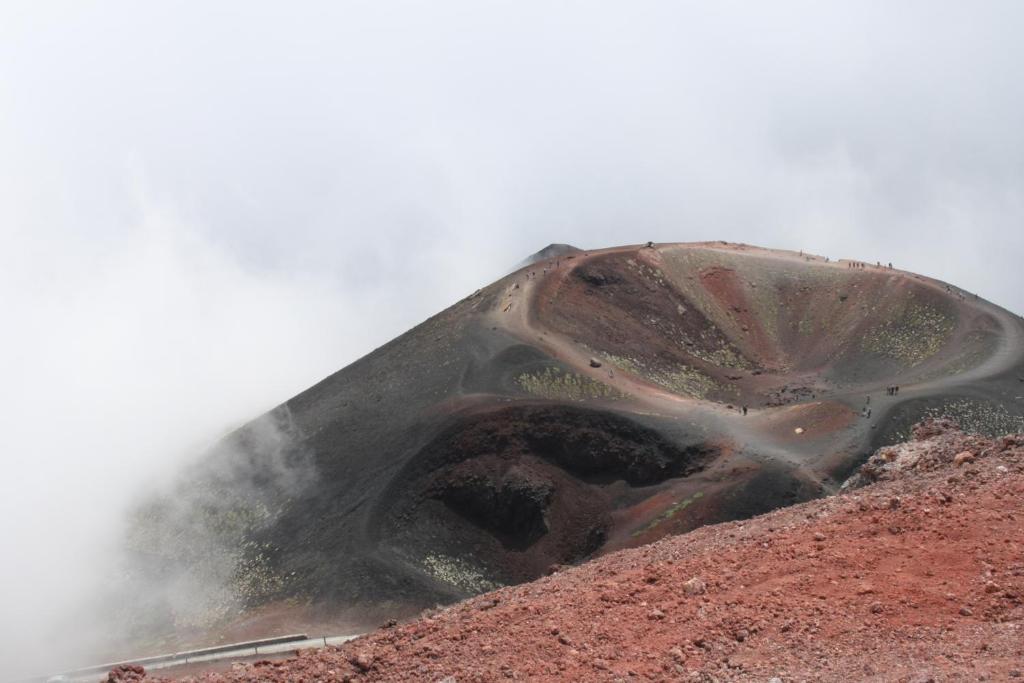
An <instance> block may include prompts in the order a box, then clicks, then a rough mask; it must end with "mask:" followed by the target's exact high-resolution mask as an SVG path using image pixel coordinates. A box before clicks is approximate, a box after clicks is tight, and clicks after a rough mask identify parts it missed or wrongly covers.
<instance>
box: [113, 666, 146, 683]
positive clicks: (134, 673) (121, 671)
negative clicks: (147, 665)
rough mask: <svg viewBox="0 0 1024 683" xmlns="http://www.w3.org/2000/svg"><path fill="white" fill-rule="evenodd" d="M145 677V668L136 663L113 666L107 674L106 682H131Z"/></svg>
mask: <svg viewBox="0 0 1024 683" xmlns="http://www.w3.org/2000/svg"><path fill="white" fill-rule="evenodd" d="M145 678H146V670H145V669H144V668H143V667H141V666H139V665H138V664H123V665H121V666H115V667H114V668H113V669H111V670H110V673H108V674H107V679H106V683H132V682H133V681H141V680H144V679H145Z"/></svg>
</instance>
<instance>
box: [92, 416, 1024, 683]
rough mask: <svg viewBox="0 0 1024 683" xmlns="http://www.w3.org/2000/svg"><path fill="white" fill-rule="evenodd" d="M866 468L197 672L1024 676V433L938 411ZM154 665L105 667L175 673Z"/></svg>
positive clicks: (388, 676) (128, 674) (470, 676)
mask: <svg viewBox="0 0 1024 683" xmlns="http://www.w3.org/2000/svg"><path fill="white" fill-rule="evenodd" d="M857 478H858V479H859V480H861V483H862V484H869V485H866V486H863V487H860V488H850V489H847V490H844V492H843V493H842V494H841V495H837V496H831V497H828V498H825V499H821V500H813V501H808V502H806V503H802V504H798V505H793V506H790V507H787V508H784V509H780V510H776V511H774V512H771V513H768V514H766V515H762V516H758V517H755V518H753V519H751V520H747V521H744V522H727V523H723V524H716V525H708V526H705V527H702V528H700V529H697V530H695V531H693V532H690V533H688V534H683V535H679V536H673V537H670V538H665V539H662V540H660V541H657V542H655V543H652V544H649V545H646V546H643V547H641V548H632V549H628V550H622V551H619V552H616V553H611V554H609V555H606V556H603V557H600V558H597V559H596V560H594V561H592V562H587V563H585V564H583V565H582V566H580V567H573V568H568V569H566V570H564V571H559V572H558V573H556V574H554V575H553V576H548V577H543V578H541V579H538V580H537V581H534V582H532V583H528V584H523V585H519V586H514V587H509V588H504V589H501V590H499V591H495V592H492V593H488V594H486V595H483V596H479V597H476V598H473V599H470V600H467V601H464V602H462V603H460V604H458V605H455V606H453V607H448V608H445V609H440V610H430V611H428V612H427V613H425V614H424V615H422V616H421V617H420V618H419V619H416V620H413V621H410V622H409V623H407V624H403V625H401V626H389V627H385V628H383V629H379V630H377V631H375V632H373V633H369V634H367V635H366V636H364V637H361V638H359V639H357V640H354V641H351V642H349V643H346V644H345V645H343V646H342V647H341V648H333V647H329V648H324V649H319V650H308V651H305V652H303V653H300V654H299V656H298V657H295V658H293V659H290V660H287V661H276V662H272V661H268V660H263V661H256V662H253V661H251V660H250V662H248V663H235V664H234V665H232V666H231V667H230V668H226V667H224V668H222V671H221V672H219V673H209V672H199V675H197V676H195V677H188V676H186V677H184V678H182V679H181V680H185V681H194V680H199V681H210V682H211V683H212V682H228V681H231V682H239V683H240V682H242V681H317V680H341V681H353V682H357V681H358V682H363V681H365V682H370V681H435V682H437V681H459V682H465V683H473V682H483V681H498V680H526V681H608V682H613V681H614V682H625V681H637V680H643V681H704V682H706V681H722V682H725V681H761V682H765V681H768V682H769V683H771V682H772V681H785V682H787V683H790V682H795V681H830V682H831V681H876V682H879V683H881V682H883V681H885V682H889V681H891V682H893V683H896V682H899V683H924V682H925V681H934V682H936V683H945V682H946V681H986V680H989V681H1009V680H1018V679H1020V678H1021V677H1024V633H1022V629H1024V554H1022V553H1024V527H1022V525H1021V523H1020V520H1021V515H1022V514H1024V434H1016V435H1007V436H1003V437H1000V438H998V439H990V438H988V437H981V436H973V435H965V434H963V433H962V432H960V431H959V430H958V429H956V425H955V424H954V423H952V422H951V421H949V420H944V419H939V420H935V419H930V420H926V421H924V422H923V423H921V424H920V425H918V426H917V427H915V428H914V430H913V439H912V441H910V442H907V443H902V444H899V445H897V446H894V447H886V448H882V449H879V451H878V452H877V453H876V454H875V455H874V456H872V458H871V459H870V460H869V462H868V463H867V464H865V465H864V466H863V467H862V468H861V471H860V472H859V473H858V474H857ZM154 673H156V675H157V676H158V677H159V676H161V675H162V674H163V673H164V672H154ZM167 673H176V672H167ZM183 673H184V672H183ZM144 674H145V672H143V671H140V670H137V669H136V670H134V671H132V670H121V671H115V672H113V674H112V675H111V676H110V678H109V680H110V682H111V683H127V682H129V681H135V680H142V679H145V680H162V679H159V678H158V679H148V678H145V675H144ZM178 675H181V674H178Z"/></svg>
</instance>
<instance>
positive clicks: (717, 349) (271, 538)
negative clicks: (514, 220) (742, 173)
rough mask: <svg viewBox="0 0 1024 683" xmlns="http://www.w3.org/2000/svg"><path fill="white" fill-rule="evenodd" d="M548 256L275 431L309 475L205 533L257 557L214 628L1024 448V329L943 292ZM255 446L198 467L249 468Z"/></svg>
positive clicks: (917, 284) (527, 569) (768, 261)
mask: <svg viewBox="0 0 1024 683" xmlns="http://www.w3.org/2000/svg"><path fill="white" fill-rule="evenodd" d="M552 253H553V255H552V256H551V257H550V258H541V259H539V260H536V261H534V262H532V263H529V265H527V266H525V267H524V268H522V269H520V270H518V271H516V272H515V273H513V274H511V275H509V276H507V277H505V278H503V279H501V280H499V281H498V282H495V283H494V284H492V285H490V286H488V287H486V288H484V289H482V290H479V291H477V292H475V293H474V294H473V295H471V296H469V297H467V298H466V299H464V300H462V301H460V302H458V303H457V304H455V305H454V306H452V307H451V308H449V309H447V310H445V311H444V312H442V313H440V314H438V315H437V316H435V317H433V318H431V319H429V320H427V321H426V322H424V323H423V324H421V325H419V326H417V327H416V328H414V329H412V330H410V331H409V332H407V333H406V334H404V335H402V336H401V337H398V338H397V339H395V340H393V341H392V342H390V343H388V344H387V345H385V346H383V347H381V348H379V349H377V350H376V351H374V352H373V353H371V354H369V355H368V356H366V357H364V358H362V359H360V360H359V361H357V362H355V363H353V364H352V365H350V366H348V367H346V368H344V369H343V370H341V371H340V372H338V373H336V374H334V375H332V376H331V377H328V378H327V379H325V380H323V381H322V382H320V383H319V384H317V385H315V386H313V387H312V388H310V389H308V390H307V391H305V392H303V393H302V394H300V395H298V396H296V397H295V398H293V399H291V400H289V401H288V402H287V403H285V404H283V405H282V406H280V407H279V408H277V409H276V410H275V411H274V412H273V413H272V414H271V416H270V417H271V418H272V420H273V421H274V422H275V424H278V425H284V426H285V429H283V430H280V431H282V432H283V433H284V435H285V442H286V443H287V448H286V449H285V450H286V451H287V453H286V456H287V458H286V459H289V458H290V459H291V460H294V459H296V458H298V459H299V460H301V461H302V462H305V463H307V464H308V466H309V469H310V470H311V471H312V473H313V474H312V476H306V477H302V478H300V479H301V482H300V485H297V486H295V487H292V488H290V489H287V490H282V491H280V492H277V493H275V494H274V496H271V497H270V498H266V497H263V498H261V497H260V496H259V495H257V496H255V499H256V500H259V504H260V509H259V511H258V512H259V514H256V513H254V512H253V510H251V509H246V508H245V505H246V504H247V503H246V501H247V500H250V499H251V498H252V497H251V496H250V497H247V498H245V500H242V501H241V502H240V503H239V506H236V508H231V511H230V512H231V514H230V515H226V514H224V512H223V509H221V510H220V512H217V513H215V514H221V515H223V516H225V517H230V519H231V520H233V521H232V524H235V526H236V527H237V529H236V531H237V536H236V537H233V538H235V542H237V543H238V545H239V547H243V548H245V549H247V550H246V552H245V554H244V556H242V557H235V558H233V560H232V564H231V568H230V571H229V572H228V575H229V578H230V581H232V582H234V586H235V588H236V591H235V594H236V596H241V600H242V602H241V603H239V604H236V605H234V606H233V607H232V609H231V610H228V611H225V610H221V611H216V610H214V612H215V615H216V616H217V618H218V619H220V618H227V617H226V616H225V615H226V614H228V612H230V613H231V614H236V615H237V613H238V612H239V611H241V612H243V613H244V618H243V619H241V620H240V621H239V622H237V623H243V622H244V623H245V624H246V628H249V629H251V631H249V632H250V633H256V634H260V635H262V631H264V630H266V629H267V628H271V627H272V625H273V624H276V623H278V622H275V621H273V620H274V619H275V618H278V617H275V616H273V615H278V616H279V615H280V614H281V612H282V610H292V611H294V612H295V613H302V617H301V619H302V620H305V621H306V623H311V622H312V621H316V620H324V621H330V620H333V619H337V618H340V617H342V616H343V617H345V618H347V620H348V622H347V623H349V624H352V625H367V624H372V623H380V621H375V620H384V619H388V618H391V617H402V616H405V615H408V614H411V613H414V612H415V611H418V610H420V609H422V608H424V607H427V606H433V605H435V604H438V603H449V602H452V601H455V600H458V599H462V598H465V597H467V596H471V595H474V594H478V593H481V592H484V591H487V590H491V589H494V588H498V587H500V586H502V585H507V584H513V583H519V582H524V581H528V580H532V579H535V578H537V577H539V576H542V575H543V574H545V573H546V572H549V571H550V570H552V568H555V567H557V566H559V565H566V564H574V563H578V562H580V561H581V560H583V559H586V558H590V557H593V556H595V555H599V554H602V553H606V552H609V551H613V550H617V549H622V548H626V547H631V546H638V545H642V544H645V543H648V542H651V541H654V540H657V539H658V538H661V537H664V536H667V535H672V534H679V533H683V532H687V531H689V530H692V529H695V528H697V527H700V526H703V525H706V524H710V523H717V522H725V521H729V520H737V519H744V518H748V517H751V516H753V515H757V514H761V513H764V512H767V511H769V510H772V509H775V508H778V507H781V506H785V505H790V504H793V503H799V502H801V501H806V500H809V499H813V498H817V497H821V496H823V495H826V494H828V493H831V492H834V491H835V490H837V488H838V486H839V484H840V483H841V482H842V481H843V480H845V479H846V477H847V476H848V475H849V474H850V473H851V472H852V471H853V470H854V469H855V468H856V467H857V466H859V465H860V464H861V463H862V462H864V460H865V459H866V458H867V456H868V454H869V453H871V452H873V451H874V450H875V449H876V448H877V447H879V446H882V445H886V444H888V443H895V442H897V441H901V440H904V439H905V438H906V437H907V436H908V430H909V427H910V425H912V424H914V423H915V422H916V421H917V420H918V419H920V418H922V417H926V416H927V415H929V414H935V413H942V414H951V415H953V416H954V417H955V418H957V419H958V421H959V422H960V423H961V424H962V425H963V426H964V427H965V428H968V429H974V430H980V431H983V432H987V433H992V434H995V433H1007V432H1013V431H1021V424H1022V411H1024V402H1022V401H1021V397H1020V395H1021V394H1024V384H1022V383H1021V381H1022V380H1021V377H1024V345H1022V343H1021V339H1022V332H1024V322H1022V320H1021V319H1020V318H1019V317H1017V316H1014V315H1012V314H1010V313H1008V312H1006V311H1005V310H1003V309H1000V308H999V307H997V306H995V305H992V304H990V303H988V302H985V301H983V300H980V299H977V298H976V297H975V296H973V295H970V294H967V293H965V292H962V291H960V290H958V289H956V288H954V287H951V286H949V285H946V284H944V283H942V282H938V281H936V280H932V279H929V278H926V277H923V276H919V275H914V274H910V273H905V272H901V271H898V270H893V269H890V268H886V267H874V266H862V267H854V266H855V265H856V264H852V263H850V262H847V261H838V262H835V261H829V260H827V259H824V258H822V257H816V256H810V255H805V254H802V253H800V254H797V253H793V252H778V251H769V250H765V249H760V248H755V247H751V246H746V245H734V244H726V243H700V244H668V245H657V246H648V247H620V248H613V249H606V250H600V251H591V252H579V251H573V250H571V249H556V250H553V251H552ZM890 385H899V387H900V389H899V393H898V394H896V395H890V394H889V393H888V392H887V391H886V387H887V386H890ZM741 407H747V408H748V410H746V411H744V410H742V409H741ZM868 411H870V412H868ZM254 425H257V423H254ZM254 425H250V426H249V427H246V428H243V429H242V430H240V431H239V432H238V433H237V434H235V435H233V436H232V437H230V438H229V439H227V440H226V442H225V443H227V444H232V447H231V448H227V447H224V446H223V445H222V447H221V448H219V449H215V451H214V453H212V454H211V455H210V456H209V458H208V461H209V462H211V463H215V462H217V461H218V460H224V459H225V458H227V457H228V456H226V455H225V454H224V453H226V452H230V453H231V454H232V456H231V457H234V458H238V457H241V458H242V460H241V464H239V463H238V462H235V463H234V464H232V465H231V469H232V471H237V470H238V468H239V467H244V466H245V464H246V462H248V461H247V460H246V458H249V459H253V458H254V457H255V456H253V455H252V454H251V452H250V451H251V450H252V449H246V448H245V447H240V446H239V444H242V446H244V444H245V443H247V442H249V441H252V439H251V438H250V437H251V434H250V433H251V432H252V431H253V430H255V429H257V427H256V426H254ZM278 445H279V446H280V444H278ZM278 450H280V448H279V449H278ZM240 452H241V453H242V456H239V455H238V453H240ZM257 455H259V454H257ZM260 457H262V456H260ZM257 459H258V458H257ZM210 471H211V470H210V469H209V468H205V469H204V468H203V467H199V468H197V470H196V471H195V472H193V473H192V475H190V476H191V477H192V479H193V481H192V483H191V484H188V486H190V487H193V488H195V487H198V486H200V484H201V483H202V482H201V480H202V478H203V477H204V476H209V472H210ZM274 472H275V470H273V469H271V470H268V471H267V472H263V473H262V474H260V475H259V476H258V477H255V478H253V479H252V481H250V482H249V483H250V484H253V486H252V487H251V488H249V489H247V490H255V491H257V492H259V491H265V490H267V489H268V488H273V486H274V482H275V478H274ZM223 488H224V490H225V491H226V489H227V488H230V487H223ZM154 519H155V520H157V521H153V520H154ZM239 519H241V520H243V521H242V522H238V520H239ZM166 522H167V519H166V518H160V516H159V515H156V516H155V517H151V518H149V521H148V522H147V523H148V524H149V525H150V526H151V527H153V526H155V525H158V524H162V523H166ZM218 524H220V523H219V522H218ZM143 526H145V525H143ZM229 526H230V525H229ZM218 528H219V527H218ZM150 531H152V529H150ZM137 536H139V537H145V536H146V532H140V533H139V534H137ZM160 537H161V538H163V539H167V538H169V535H168V534H167V533H164V534H163V535H162V536H160ZM180 537H184V538H187V533H185V534H178V535H177V536H176V538H180ZM156 546H158V547H156ZM155 547H156V549H154V548H155ZM171 552H174V546H173V544H168V543H164V542H161V543H157V544H150V545H149V546H148V547H147V549H146V551H145V552H144V553H140V556H144V562H142V563H141V564H142V565H144V566H145V567H147V568H150V569H152V568H153V567H157V568H159V567H161V566H162V564H163V563H164V562H167V561H170V559H169V558H168V554H169V553H171ZM161 553H163V555H161ZM145 609H146V612H147V615H148V618H149V619H150V621H151V623H150V624H149V626H150V627H153V628H169V627H171V626H174V625H175V620H176V619H177V618H178V616H179V615H176V614H175V608H174V606H173V605H155V604H153V603H149V604H147V605H146V606H145ZM261 619H264V621H263V622H261V621H260V620H261ZM334 623H338V622H334ZM261 624H262V625H261ZM221 632H222V633H232V634H233V635H235V636H241V635H243V633H242V632H241V631H238V632H231V631H230V629H229V630H226V631H225V630H222V631H221Z"/></svg>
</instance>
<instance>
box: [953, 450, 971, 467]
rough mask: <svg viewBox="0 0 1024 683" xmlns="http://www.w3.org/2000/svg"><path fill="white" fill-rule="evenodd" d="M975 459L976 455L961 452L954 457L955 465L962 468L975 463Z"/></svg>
mask: <svg viewBox="0 0 1024 683" xmlns="http://www.w3.org/2000/svg"><path fill="white" fill-rule="evenodd" d="M974 458H975V456H974V453H971V452H970V451H960V452H959V453H957V454H956V455H954V456H953V464H954V465H956V466H957V467H960V466H962V465H965V464H967V463H969V462H974Z"/></svg>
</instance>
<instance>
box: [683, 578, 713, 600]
mask: <svg viewBox="0 0 1024 683" xmlns="http://www.w3.org/2000/svg"><path fill="white" fill-rule="evenodd" d="M707 589H708V585H707V584H706V583H704V580H703V579H701V578H699V577H697V576H695V577H693V578H692V579H689V580H688V581H686V582H684V583H683V590H684V591H685V592H686V594H687V595H704V593H705V592H706V591H707Z"/></svg>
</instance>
